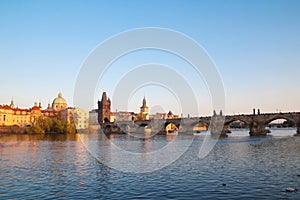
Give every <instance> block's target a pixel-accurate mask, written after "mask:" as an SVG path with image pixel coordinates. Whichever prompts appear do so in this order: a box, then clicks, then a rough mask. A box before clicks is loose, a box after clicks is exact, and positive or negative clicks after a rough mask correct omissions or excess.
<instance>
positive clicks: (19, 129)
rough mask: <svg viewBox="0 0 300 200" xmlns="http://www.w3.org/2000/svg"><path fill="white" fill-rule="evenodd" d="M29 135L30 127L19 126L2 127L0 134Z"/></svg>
mask: <svg viewBox="0 0 300 200" xmlns="http://www.w3.org/2000/svg"><path fill="white" fill-rule="evenodd" d="M8 133H13V134H28V133H29V127H18V126H0V134H8Z"/></svg>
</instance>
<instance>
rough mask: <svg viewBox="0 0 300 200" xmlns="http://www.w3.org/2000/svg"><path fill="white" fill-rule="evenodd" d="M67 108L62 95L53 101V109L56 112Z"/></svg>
mask: <svg viewBox="0 0 300 200" xmlns="http://www.w3.org/2000/svg"><path fill="white" fill-rule="evenodd" d="M66 108H67V101H66V100H65V99H64V98H63V97H62V94H61V93H59V94H58V95H57V97H56V98H55V99H54V100H53V103H52V109H53V110H55V111H60V110H64V109H66Z"/></svg>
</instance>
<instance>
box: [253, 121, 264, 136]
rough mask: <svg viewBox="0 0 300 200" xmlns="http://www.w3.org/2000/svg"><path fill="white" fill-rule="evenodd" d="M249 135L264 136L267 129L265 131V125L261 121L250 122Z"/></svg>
mask: <svg viewBox="0 0 300 200" xmlns="http://www.w3.org/2000/svg"><path fill="white" fill-rule="evenodd" d="M249 134H250V136H255V137H257V136H266V135H267V131H266V125H265V124H263V123H257V122H252V124H250V132H249Z"/></svg>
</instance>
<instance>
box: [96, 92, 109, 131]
mask: <svg viewBox="0 0 300 200" xmlns="http://www.w3.org/2000/svg"><path fill="white" fill-rule="evenodd" d="M110 105H111V102H110V99H109V98H107V96H106V92H103V93H102V98H101V101H98V122H99V124H100V125H101V124H103V123H105V122H110V116H111V112H110Z"/></svg>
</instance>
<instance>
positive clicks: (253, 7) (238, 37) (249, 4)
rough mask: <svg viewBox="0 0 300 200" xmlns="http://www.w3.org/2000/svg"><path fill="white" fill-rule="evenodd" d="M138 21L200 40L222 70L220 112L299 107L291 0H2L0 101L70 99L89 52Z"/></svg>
mask: <svg viewBox="0 0 300 200" xmlns="http://www.w3.org/2000/svg"><path fill="white" fill-rule="evenodd" d="M141 27H163V28H169V29H174V30H176V31H179V32H182V33H184V34H186V35H188V36H190V37H192V38H193V39H195V40H196V41H197V42H198V43H199V44H200V45H202V46H203V47H204V48H205V49H206V50H207V52H208V54H209V55H210V56H211V57H212V59H213V60H214V62H215V63H216V65H217V67H218V69H219V71H220V73H221V76H222V79H223V82H224V87H225V92H226V104H227V113H229V114H231V113H238V112H240V113H248V112H251V110H252V108H254V107H255V108H261V110H262V111H263V112H272V111H276V110H277V109H278V110H281V111H300V92H299V89H298V87H299V85H300V78H299V76H300V1H297V0H295V1H289V0H282V1H277V0H272V1H267V0H264V1H261V0H258V1H255V0H249V1H237V0H236V1H229V0H227V1H182V0H181V1H176V0H172V1H171V0H170V1H161V0H158V1H141V0H139V1H111V0H110V1H108V0H107V1H66V0H63V1H30V0H28V1H13V0H7V1H5V0H1V1H0V30H1V31H0V66H1V85H0V103H1V104H7V103H9V102H10V99H11V98H12V97H13V98H14V100H15V104H16V105H18V106H19V107H29V106H32V105H33V102H34V101H42V104H43V106H46V104H47V103H48V102H52V100H53V98H54V97H55V96H56V95H57V93H58V92H62V93H63V96H64V97H65V98H66V99H67V101H68V103H69V104H70V105H72V103H73V89H74V83H75V80H76V77H77V74H78V72H79V70H80V66H81V64H82V63H83V61H84V59H85V58H86V57H87V56H88V54H89V53H90V52H91V51H92V50H93V49H94V48H95V47H96V46H97V45H98V44H99V43H101V42H102V41H104V40H105V39H107V38H108V37H110V36H112V35H115V34H117V33H119V32H122V31H125V30H128V29H132V28H141ZM156 59H158V60H159V59H161V58H159V56H158V58H156ZM175 60H176V59H175ZM173 64H174V65H176V64H178V63H173ZM112 76H114V75H112ZM98 87H99V91H97V92H99V94H100V93H101V92H102V91H100V89H101V90H102V89H105V90H108V93H110V88H107V89H106V86H105V84H104V85H101V86H98ZM107 87H109V86H107ZM145 93H146V96H147V98H148V99H149V100H148V103H149V104H153V105H155V104H157V103H158V102H155V101H158V100H157V99H156V100H155V98H154V97H155V94H153V93H150V92H148V93H147V91H140V93H137V94H136V95H137V96H136V99H137V100H136V101H138V102H140V103H139V104H141V99H140V98H141V96H143V95H144V94H145ZM96 95H98V94H96ZM151 96H153V97H151ZM200 97H201V96H200ZM151 98H152V99H151ZM204 99H206V100H204ZM202 101H203V102H202ZM208 101H209V97H208V95H207V91H206V92H205V91H204V92H203V99H201V98H200V99H199V102H200V104H201V109H202V110H201V114H210V113H211V110H210V109H209V108H210V106H209V105H207V106H206V105H204V104H205V102H208ZM165 103H166V105H165V106H167V107H168V106H169V107H170V108H166V109H171V110H175V112H176V111H177V110H176V106H174V104H173V103H170V105H167V102H165ZM139 104H138V106H140V105H139ZM208 104H209V103H208ZM133 105H136V104H133ZM95 106H96V104H95ZM138 106H136V107H137V110H138ZM149 106H150V107H151V105H149ZM113 109H118V108H115V107H114V106H113ZM137 110H135V111H137ZM191 110H193V109H192V108H191ZM191 112H192V111H191Z"/></svg>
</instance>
